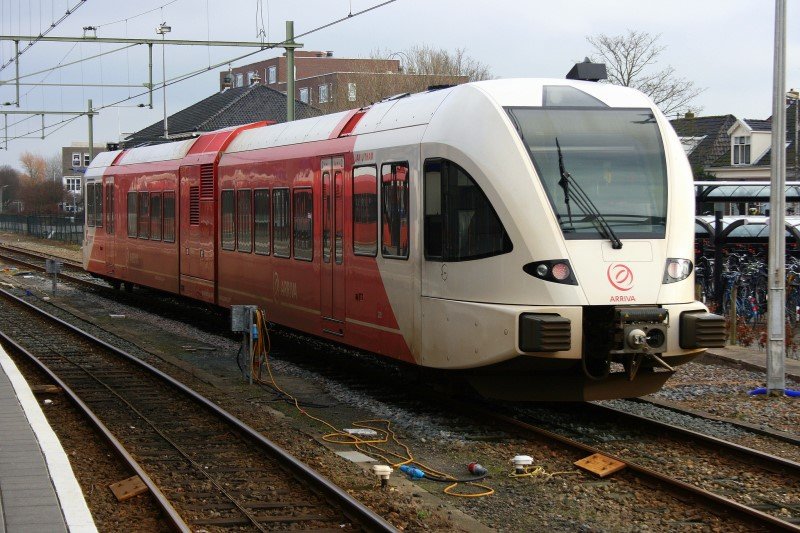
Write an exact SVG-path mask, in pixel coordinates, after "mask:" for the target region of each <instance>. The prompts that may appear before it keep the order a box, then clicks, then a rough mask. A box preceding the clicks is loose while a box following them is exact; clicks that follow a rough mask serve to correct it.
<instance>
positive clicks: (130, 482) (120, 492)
mask: <svg viewBox="0 0 800 533" xmlns="http://www.w3.org/2000/svg"><path fill="white" fill-rule="evenodd" d="M108 488H110V489H111V492H113V493H114V496H116V497H117V501H121V502H124V501H125V500H129V499H131V498H133V497H134V496H137V495H139V494H141V493H143V492H147V485H145V484H144V481H142V479H141V478H140V477H139V476H133V477H129V478H128V479H123V480H122V481H118V482H117V483H112V484H111V485H109V486H108Z"/></svg>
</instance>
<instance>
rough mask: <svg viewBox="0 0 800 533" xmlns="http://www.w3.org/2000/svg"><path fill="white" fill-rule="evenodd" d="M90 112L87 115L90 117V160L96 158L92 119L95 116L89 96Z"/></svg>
mask: <svg viewBox="0 0 800 533" xmlns="http://www.w3.org/2000/svg"><path fill="white" fill-rule="evenodd" d="M88 108H89V112H88V113H87V114H86V116H87V117H88V118H89V160H90V161H91V160H92V159H94V124H93V122H92V119H93V118H94V113H92V99H91V98H89V105H88Z"/></svg>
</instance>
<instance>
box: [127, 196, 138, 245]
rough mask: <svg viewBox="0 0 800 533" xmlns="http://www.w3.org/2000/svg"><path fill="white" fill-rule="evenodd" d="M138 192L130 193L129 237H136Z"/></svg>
mask: <svg viewBox="0 0 800 533" xmlns="http://www.w3.org/2000/svg"><path fill="white" fill-rule="evenodd" d="M136 212H137V211H136V193H135V192H134V191H131V192H129V193H128V237H136Z"/></svg>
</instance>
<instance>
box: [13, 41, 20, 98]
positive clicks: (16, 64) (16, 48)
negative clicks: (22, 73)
mask: <svg viewBox="0 0 800 533" xmlns="http://www.w3.org/2000/svg"><path fill="white" fill-rule="evenodd" d="M14 68H15V69H16V72H17V76H16V77H17V107H19V41H14Z"/></svg>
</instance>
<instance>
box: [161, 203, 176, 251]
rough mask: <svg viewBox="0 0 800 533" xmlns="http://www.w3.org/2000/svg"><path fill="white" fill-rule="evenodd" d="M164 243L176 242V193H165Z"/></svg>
mask: <svg viewBox="0 0 800 533" xmlns="http://www.w3.org/2000/svg"><path fill="white" fill-rule="evenodd" d="M162 207H163V211H164V230H163V233H164V235H163V236H164V242H175V191H165V192H164V200H163V206H162Z"/></svg>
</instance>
